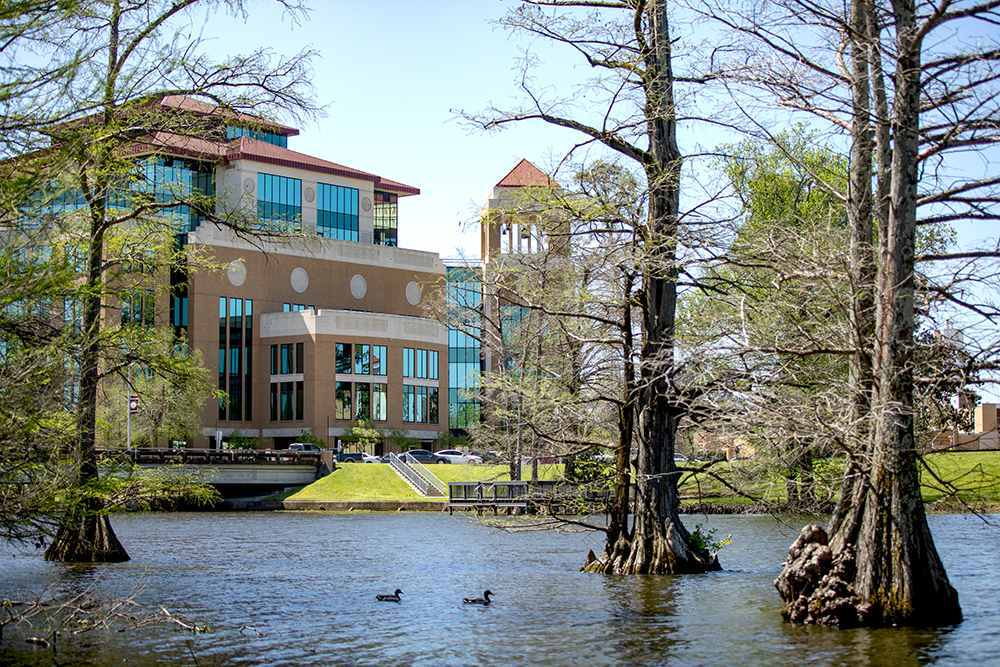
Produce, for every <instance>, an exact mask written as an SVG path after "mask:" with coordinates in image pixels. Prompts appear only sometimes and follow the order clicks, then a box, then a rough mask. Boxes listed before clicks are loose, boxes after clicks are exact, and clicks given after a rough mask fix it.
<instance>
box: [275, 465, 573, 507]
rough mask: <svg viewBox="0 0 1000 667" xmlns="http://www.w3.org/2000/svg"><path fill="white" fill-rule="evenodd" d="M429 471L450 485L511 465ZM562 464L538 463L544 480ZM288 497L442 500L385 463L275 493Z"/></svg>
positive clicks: (342, 469) (496, 477) (493, 475)
mask: <svg viewBox="0 0 1000 667" xmlns="http://www.w3.org/2000/svg"><path fill="white" fill-rule="evenodd" d="M429 470H430V471H431V472H432V473H434V475H435V476H436V477H437V478H438V479H440V480H441V481H442V482H444V483H445V484H447V483H448V482H483V481H505V480H509V479H510V474H509V473H510V471H509V469H508V468H507V466H487V465H435V466H431V467H430V468H429ZM561 474H562V466H560V465H540V466H538V476H539V478H540V479H558V478H559V475H561ZM521 475H522V477H523V478H524V479H529V478H530V477H531V469H530V468H529V467H527V466H526V467H524V468H523V469H522V471H521ZM275 498H276V499H277V498H280V499H287V500H318V501H323V502H329V501H368V500H372V501H379V500H391V501H401V500H413V501H428V502H441V499H440V498H437V499H434V498H427V497H425V496H422V495H420V494H419V493H417V492H416V491H414V490H413V489H412V488H410V486H409V485H408V484H407V483H406V482H404V481H403V480H402V479H400V477H399V475H397V474H396V473H394V472H393V471H392V468H390V467H389V466H388V465H387V464H383V463H347V464H343V465H339V466H337V469H336V470H334V471H333V472H332V473H331V474H329V475H327V476H326V477H324V478H323V479H320V480H317V481H315V482H313V483H312V484H310V485H309V486H304V487H302V488H301V489H298V490H295V491H292V492H290V493H285V494H281V495H280V496H275Z"/></svg>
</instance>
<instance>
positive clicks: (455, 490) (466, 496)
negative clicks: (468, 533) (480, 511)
mask: <svg viewBox="0 0 1000 667" xmlns="http://www.w3.org/2000/svg"><path fill="white" fill-rule="evenodd" d="M609 497H610V496H609V492H608V490H607V489H606V488H602V489H595V488H593V487H592V486H590V485H585V484H581V485H577V484H568V483H565V482H551V481H540V482H536V483H534V484H532V483H530V482H527V481H516V482H506V481H504V482H499V481H498V482H448V507H449V508H456V507H468V508H498V507H524V508H528V507H534V508H539V507H544V506H548V507H558V508H560V509H561V510H563V511H565V510H567V509H569V508H577V509H580V508H583V507H587V506H589V507H593V505H595V504H600V503H603V502H606V501H607V500H608V499H609Z"/></svg>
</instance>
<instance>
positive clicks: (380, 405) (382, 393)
mask: <svg viewBox="0 0 1000 667" xmlns="http://www.w3.org/2000/svg"><path fill="white" fill-rule="evenodd" d="M388 395H389V385H387V384H381V383H376V384H373V385H372V419H373V420H375V421H377V422H384V421H386V420H387V419H388V418H389V411H388V408H387V405H386V404H387V402H388V401H387V397H388Z"/></svg>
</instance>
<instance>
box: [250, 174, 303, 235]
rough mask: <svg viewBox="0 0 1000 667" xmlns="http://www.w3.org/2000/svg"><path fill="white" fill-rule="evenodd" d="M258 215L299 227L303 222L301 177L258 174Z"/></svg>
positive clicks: (262, 218) (266, 220) (267, 220)
mask: <svg viewBox="0 0 1000 667" xmlns="http://www.w3.org/2000/svg"><path fill="white" fill-rule="evenodd" d="M257 217H259V218H260V219H261V220H262V221H265V222H276V223H283V224H287V225H291V226H292V227H293V228H295V229H298V227H299V225H300V224H301V222H302V181H301V179H298V178H286V177H285V176H275V175H274V174H257Z"/></svg>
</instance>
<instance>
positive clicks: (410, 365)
mask: <svg viewBox="0 0 1000 667" xmlns="http://www.w3.org/2000/svg"><path fill="white" fill-rule="evenodd" d="M415 357H416V354H415V350H414V349H413V348H412V347H404V348H403V377H405V378H411V377H414V376H413V371H414V358H415Z"/></svg>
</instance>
